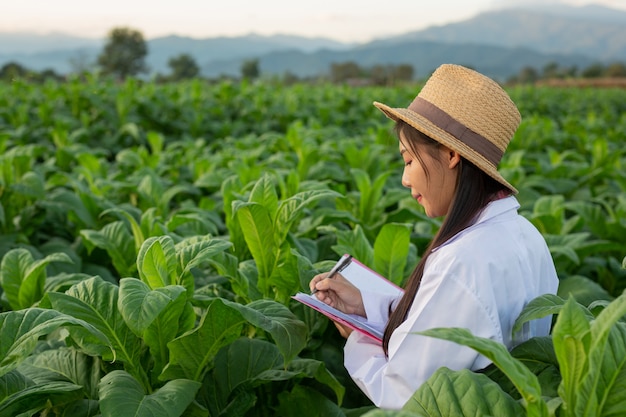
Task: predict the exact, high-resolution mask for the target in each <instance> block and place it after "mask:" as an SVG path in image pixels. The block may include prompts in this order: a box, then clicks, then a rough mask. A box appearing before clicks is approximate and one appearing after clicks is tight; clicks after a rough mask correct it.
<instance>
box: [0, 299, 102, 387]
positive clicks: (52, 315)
mask: <svg viewBox="0 0 626 417" xmlns="http://www.w3.org/2000/svg"><path fill="white" fill-rule="evenodd" d="M61 326H81V327H82V328H84V329H85V331H86V332H89V333H90V334H91V335H92V337H93V338H94V339H96V340H98V341H99V342H100V344H101V346H103V350H105V349H110V348H109V347H108V345H107V339H106V337H105V336H104V335H103V334H102V333H101V332H99V331H98V330H97V329H96V328H95V326H92V325H91V324H90V323H88V322H86V321H83V320H81V319H80V318H78V317H73V316H68V315H66V314H63V313H62V312H60V311H55V310H45V309H40V308H28V309H24V310H19V311H9V312H6V313H0V340H2V344H0V376H2V375H4V374H6V373H7V372H9V371H11V370H13V369H15V368H16V367H17V366H18V364H19V363H20V362H21V361H23V360H24V359H25V358H26V357H28V356H29V355H30V354H31V353H32V352H33V350H34V349H35V346H36V345H37V341H38V340H39V338H40V337H41V336H45V335H47V334H50V333H51V332H53V331H54V330H56V329H58V328H59V327H61Z"/></svg>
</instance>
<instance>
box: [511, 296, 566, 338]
mask: <svg viewBox="0 0 626 417" xmlns="http://www.w3.org/2000/svg"><path fill="white" fill-rule="evenodd" d="M563 304H565V300H564V299H562V298H561V297H559V296H556V295H554V294H544V295H540V296H539V297H536V298H535V299H533V300H531V301H530V302H529V303H528V304H526V306H524V308H523V309H522V311H521V313H520V315H519V316H518V317H517V320H516V321H515V324H514V326H513V330H512V332H513V334H515V333H517V332H519V331H520V330H521V329H522V326H523V325H524V323H526V322H528V321H531V320H535V319H540V318H543V317H546V316H548V315H551V314H554V315H556V314H558V313H559V312H560V311H561V308H562V307H563Z"/></svg>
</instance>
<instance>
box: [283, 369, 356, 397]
mask: <svg viewBox="0 0 626 417" xmlns="http://www.w3.org/2000/svg"><path fill="white" fill-rule="evenodd" d="M287 371H288V372H294V373H296V374H297V375H299V376H305V377H307V378H314V379H315V380H316V381H318V382H321V383H322V384H324V385H326V386H327V387H329V388H331V389H332V390H333V392H334V393H335V396H336V397H337V403H338V404H341V403H342V402H343V396H344V394H345V392H346V389H345V388H344V386H343V385H341V383H340V382H339V381H338V380H337V378H335V376H334V375H333V374H332V373H331V372H330V371H329V370H328V368H326V365H325V364H324V362H320V361H318V360H315V359H295V360H293V361H291V362H290V363H289V366H287Z"/></svg>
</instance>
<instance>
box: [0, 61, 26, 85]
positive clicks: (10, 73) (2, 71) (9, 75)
mask: <svg viewBox="0 0 626 417" xmlns="http://www.w3.org/2000/svg"><path fill="white" fill-rule="evenodd" d="M26 75H28V70H27V69H26V68H25V67H24V66H22V65H21V64H18V63H17V62H8V63H6V64H4V65H3V66H2V68H0V79H3V80H6V81H11V80H13V79H15V78H21V77H25V76H26Z"/></svg>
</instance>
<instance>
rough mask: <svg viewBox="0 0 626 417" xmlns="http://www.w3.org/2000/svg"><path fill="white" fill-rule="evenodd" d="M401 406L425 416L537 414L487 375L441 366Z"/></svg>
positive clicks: (403, 408)
mask: <svg viewBox="0 0 626 417" xmlns="http://www.w3.org/2000/svg"><path fill="white" fill-rule="evenodd" d="M402 410H403V411H409V412H412V413H415V414H416V415H418V416H420V415H424V416H429V417H448V416H507V417H509V416H510V417H514V416H520V417H521V416H526V415H528V416H531V415H541V414H536V413H534V412H531V410H526V411H528V414H526V412H525V410H524V408H523V407H522V406H521V405H520V404H519V403H518V402H517V401H516V400H514V399H513V398H512V397H510V396H509V395H508V394H506V393H505V392H504V391H502V389H500V387H499V386H498V384H496V383H495V382H493V381H492V380H491V379H489V378H488V377H487V376H485V375H482V374H479V373H476V372H472V371H470V370H468V369H463V370H461V371H452V370H450V369H448V368H445V367H442V368H439V369H438V370H437V371H435V373H434V374H433V375H432V376H431V377H430V378H429V379H428V380H427V381H426V382H425V383H424V384H422V386H420V387H419V388H418V389H417V391H416V392H415V394H413V396H412V397H411V398H410V399H409V400H408V401H407V402H406V404H405V405H404V406H403V407H402ZM367 415H369V414H367ZM545 415H546V416H547V409H546V414H545Z"/></svg>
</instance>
